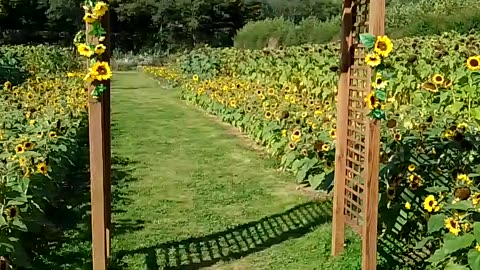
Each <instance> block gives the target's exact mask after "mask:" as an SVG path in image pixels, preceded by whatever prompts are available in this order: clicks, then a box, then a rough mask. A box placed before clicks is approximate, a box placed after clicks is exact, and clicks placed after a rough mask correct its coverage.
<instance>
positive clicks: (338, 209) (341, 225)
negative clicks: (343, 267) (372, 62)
mask: <svg viewBox="0 0 480 270" xmlns="http://www.w3.org/2000/svg"><path fill="white" fill-rule="evenodd" d="M343 5H344V8H343V27H342V40H341V42H342V44H341V52H342V55H341V63H340V65H341V66H340V71H341V74H340V81H339V84H338V94H337V97H338V101H337V112H339V113H338V116H337V142H336V153H335V154H336V157H335V183H334V189H335V191H334V195H333V196H334V198H333V211H334V213H333V220H332V226H333V227H332V232H333V234H332V255H333V256H337V255H339V254H340V253H341V252H342V251H343V244H344V242H345V215H344V205H345V193H344V191H345V181H344V178H345V156H346V153H347V149H346V145H345V142H346V141H347V123H348V119H347V118H348V115H347V114H345V113H343V112H346V111H348V98H349V90H348V85H349V74H350V58H351V55H350V44H351V42H350V39H351V30H352V27H351V25H352V8H351V6H352V0H346V1H344V3H343Z"/></svg>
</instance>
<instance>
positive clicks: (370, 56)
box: [365, 54, 382, 67]
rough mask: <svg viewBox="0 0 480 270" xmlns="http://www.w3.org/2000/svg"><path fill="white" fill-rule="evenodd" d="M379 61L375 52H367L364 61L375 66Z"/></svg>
mask: <svg viewBox="0 0 480 270" xmlns="http://www.w3.org/2000/svg"><path fill="white" fill-rule="evenodd" d="M381 62H382V60H381V59H380V56H378V55H376V54H367V56H366V57H365V63H366V64H367V65H369V66H371V67H376V66H378V65H380V63H381Z"/></svg>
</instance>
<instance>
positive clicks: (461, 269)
mask: <svg viewBox="0 0 480 270" xmlns="http://www.w3.org/2000/svg"><path fill="white" fill-rule="evenodd" d="M444 270H468V267H466V266H465V265H460V264H456V263H454V262H452V261H450V262H449V263H448V264H447V265H446V266H445V269H444Z"/></svg>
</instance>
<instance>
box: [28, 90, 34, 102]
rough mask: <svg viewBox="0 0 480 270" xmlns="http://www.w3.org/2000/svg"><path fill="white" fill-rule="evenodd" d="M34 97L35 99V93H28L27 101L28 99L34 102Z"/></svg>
mask: <svg viewBox="0 0 480 270" xmlns="http://www.w3.org/2000/svg"><path fill="white" fill-rule="evenodd" d="M33 97H34V96H33V93H31V92H28V93H27V99H28V100H30V101H31V100H33Z"/></svg>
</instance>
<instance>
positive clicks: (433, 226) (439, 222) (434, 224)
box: [428, 214, 447, 233]
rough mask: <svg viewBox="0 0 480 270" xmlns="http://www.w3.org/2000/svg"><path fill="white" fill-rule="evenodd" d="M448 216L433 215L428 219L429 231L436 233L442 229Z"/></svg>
mask: <svg viewBox="0 0 480 270" xmlns="http://www.w3.org/2000/svg"><path fill="white" fill-rule="evenodd" d="M446 218H447V216H446V215H444V214H438V215H433V216H432V217H431V218H430V219H429V220H428V233H434V232H438V231H439V230H441V229H442V228H443V226H444V224H445V219H446Z"/></svg>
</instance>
